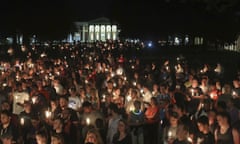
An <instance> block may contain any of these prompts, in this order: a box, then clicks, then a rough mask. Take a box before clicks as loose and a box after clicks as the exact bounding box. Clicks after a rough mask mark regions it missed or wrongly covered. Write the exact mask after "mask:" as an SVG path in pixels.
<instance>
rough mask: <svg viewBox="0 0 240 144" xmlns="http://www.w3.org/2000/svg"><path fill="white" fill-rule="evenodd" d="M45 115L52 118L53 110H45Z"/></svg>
mask: <svg viewBox="0 0 240 144" xmlns="http://www.w3.org/2000/svg"><path fill="white" fill-rule="evenodd" d="M45 116H46V118H50V117H51V112H50V111H49V110H46V111H45Z"/></svg>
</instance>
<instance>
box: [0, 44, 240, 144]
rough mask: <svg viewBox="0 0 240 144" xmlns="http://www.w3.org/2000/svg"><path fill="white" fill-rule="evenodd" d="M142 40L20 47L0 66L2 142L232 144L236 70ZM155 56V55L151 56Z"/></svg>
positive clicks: (238, 129) (236, 124) (237, 105)
mask: <svg viewBox="0 0 240 144" xmlns="http://www.w3.org/2000/svg"><path fill="white" fill-rule="evenodd" d="M144 48H145V45H144V43H142V42H128V41H107V42H95V43H75V44H68V43H61V44H54V45H52V44H46V45H42V46H39V45H32V46H31V47H30V46H21V47H18V48H15V49H14V48H11V49H9V50H8V51H7V54H8V55H7V56H6V58H7V59H5V60H2V61H0V110H1V113H0V116H1V117H0V140H1V143H2V144H13V143H15V144H239V143H240V72H238V73H236V76H235V78H234V79H232V80H231V81H229V82H226V80H225V73H224V72H225V69H224V66H223V65H222V64H221V63H216V64H215V65H210V64H208V63H206V64H203V65H202V66H201V67H198V68H194V67H193V66H191V65H189V63H188V61H190V60H188V59H186V58H185V57H184V55H179V56H176V57H169V58H165V59H159V62H157V63H156V62H153V61H150V60H145V59H144V53H142V49H144ZM156 59H157V58H156Z"/></svg>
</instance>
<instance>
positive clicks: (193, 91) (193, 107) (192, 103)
mask: <svg viewBox="0 0 240 144" xmlns="http://www.w3.org/2000/svg"><path fill="white" fill-rule="evenodd" d="M186 95H187V101H188V102H189V105H188V106H189V112H190V114H193V113H195V112H196V111H197V107H198V105H199V103H200V102H201V101H203V99H205V98H206V96H205V95H204V94H203V92H202V90H201V88H200V87H199V83H198V79H197V78H194V79H193V80H192V86H191V87H189V88H188V89H187V91H186Z"/></svg>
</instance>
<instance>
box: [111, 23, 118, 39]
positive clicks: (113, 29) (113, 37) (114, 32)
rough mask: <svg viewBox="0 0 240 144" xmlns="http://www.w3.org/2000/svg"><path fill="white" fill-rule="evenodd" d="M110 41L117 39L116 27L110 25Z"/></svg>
mask: <svg viewBox="0 0 240 144" xmlns="http://www.w3.org/2000/svg"><path fill="white" fill-rule="evenodd" d="M112 39H113V40H116V39H117V26H116V25H112Z"/></svg>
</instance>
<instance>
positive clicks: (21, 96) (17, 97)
mask: <svg viewBox="0 0 240 144" xmlns="http://www.w3.org/2000/svg"><path fill="white" fill-rule="evenodd" d="M28 100H29V94H28V93H27V92H14V93H13V113H14V114H19V113H20V112H22V111H23V107H22V106H19V105H18V104H17V103H21V104H23V103H24V101H28Z"/></svg>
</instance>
